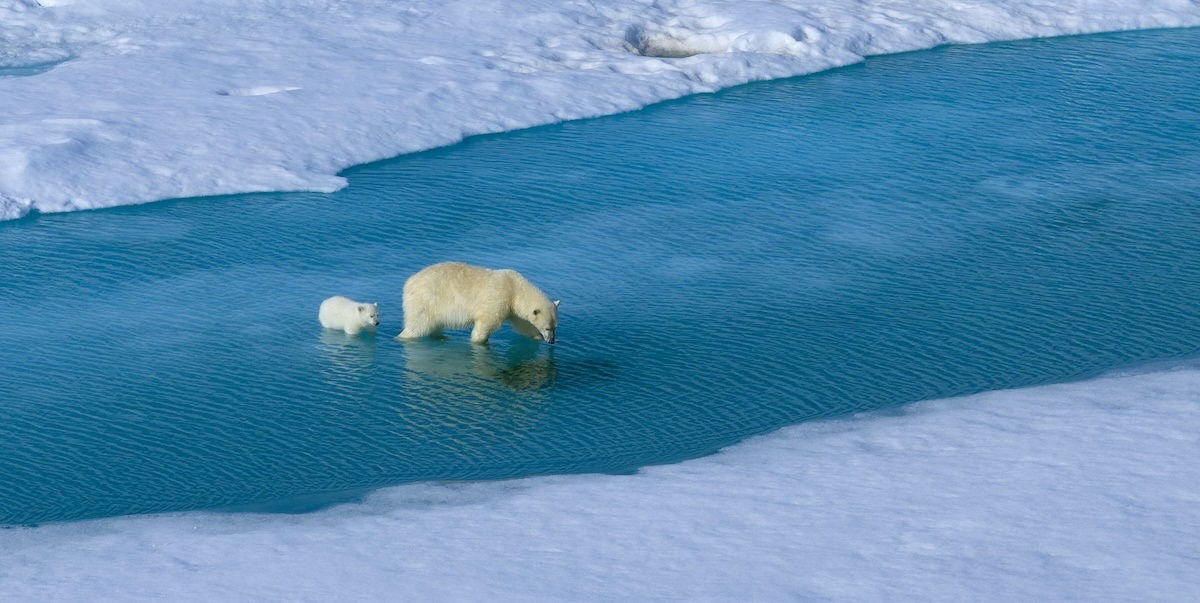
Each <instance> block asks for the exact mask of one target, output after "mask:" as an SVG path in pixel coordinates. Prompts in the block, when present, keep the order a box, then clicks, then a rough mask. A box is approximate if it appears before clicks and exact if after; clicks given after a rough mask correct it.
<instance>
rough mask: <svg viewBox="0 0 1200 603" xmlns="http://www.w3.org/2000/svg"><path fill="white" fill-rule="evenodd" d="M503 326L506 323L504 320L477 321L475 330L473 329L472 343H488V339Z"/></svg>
mask: <svg viewBox="0 0 1200 603" xmlns="http://www.w3.org/2000/svg"><path fill="white" fill-rule="evenodd" d="M502 324H504V321H502V320H486V319H475V328H473V329H471V343H479V344H484V343H487V340H488V338H489V337H491V336H492V333H495V332H496V331H497V330H498V329H499V328H500V325H502Z"/></svg>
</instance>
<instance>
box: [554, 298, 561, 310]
mask: <svg viewBox="0 0 1200 603" xmlns="http://www.w3.org/2000/svg"><path fill="white" fill-rule="evenodd" d="M560 301H562V300H561V299H556V300H554V307H555V308H557V307H558V302H560Z"/></svg>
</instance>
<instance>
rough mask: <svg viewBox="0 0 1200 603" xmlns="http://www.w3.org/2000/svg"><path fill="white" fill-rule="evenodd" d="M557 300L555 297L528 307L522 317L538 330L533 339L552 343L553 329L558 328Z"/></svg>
mask: <svg viewBox="0 0 1200 603" xmlns="http://www.w3.org/2000/svg"><path fill="white" fill-rule="evenodd" d="M558 302H559V300H557V299H556V300H554V301H550V300H546V301H545V302H542V303H538V304H536V305H534V306H533V307H532V308H530V309H529V313H528V315H526V316H525V317H524V318H525V320H527V321H529V324H532V325H533V326H534V327H536V328H537V330H538V337H535V338H534V339H537V340H539V341H544V342H546V343H554V329H557V328H558Z"/></svg>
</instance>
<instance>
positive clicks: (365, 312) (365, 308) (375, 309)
mask: <svg viewBox="0 0 1200 603" xmlns="http://www.w3.org/2000/svg"><path fill="white" fill-rule="evenodd" d="M358 319H359V320H360V321H361V322H362V325H363V326H367V327H378V326H379V304H377V303H375V304H358Z"/></svg>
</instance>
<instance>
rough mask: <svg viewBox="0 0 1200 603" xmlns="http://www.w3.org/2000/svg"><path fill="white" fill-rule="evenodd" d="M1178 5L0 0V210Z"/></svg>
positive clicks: (220, 186)
mask: <svg viewBox="0 0 1200 603" xmlns="http://www.w3.org/2000/svg"><path fill="white" fill-rule="evenodd" d="M1197 24H1200V4H1198V3H1197V2H1194V1H1190V0H978V1H972V2H963V1H961V0H855V1H852V2H851V1H841V0H773V1H758V2H741V1H728V0H608V1H605V2H594V1H591V0H438V1H432V0H429V1H426V0H355V1H350V0H40V1H36V0H0V108H2V110H0V219H11V218H17V217H20V216H23V215H25V214H27V213H28V212H30V211H31V210H37V211H42V212H60V211H71V210H76V209H86V208H97V207H108V206H114V205H123V204H132V203H143V202H147V201H152V200H157V199H164V198H176V197H189V196H200V195H213V194H222V193H238V192H251V191H267V190H316V191H332V190H335V189H337V188H339V187H342V186H344V185H345V181H344V180H343V179H342V178H340V177H338V176H337V175H336V174H337V173H338V172H339V170H341V169H343V168H345V167H348V166H350V165H354V164H358V163H363V162H368V161H372V160H376V159H381V158H385V157H390V156H394V155H397V154H402V153H409V152H413V151H418V150H422V149H428V148H431V147H436V146H442V145H447V144H451V143H454V142H456V141H458V140H461V139H462V138H463V137H464V136H470V135H473V134H481V133H488V132H499V131H504V130H511V129H516V128H524V127H529V126H534V125H538V124H545V123H550V122H555V121H561V120H566V119H576V118H581V117H588V116H596V115H602V114H610V113H615V112H620V111H627V110H631V109H636V108H639V107H642V106H644V105H646V104H649V103H653V102H656V101H660V100H664V99H669V98H675V97H679V96H683V95H687V94H693V93H698V92H708V91H713V90H717V89H720V88H723V87H727V86H731V85H735V84H740V83H744V82H747V81H751V80H760V79H768V78H778V77H785V76H791V75H798V74H805V73H812V72H815V71H820V70H823V69H829V68H831V67H837V66H841V65H846V64H850V63H854V62H856V61H860V60H862V57H863V56H866V55H873V54H882V53H892V52H902V51H909V50H917V49H922V48H929V47H932V46H936V45H940V44H951V43H976V42H987V41H995V40H1009V39H1017V38H1029V37H1040V36H1054V35H1063V34H1076V33H1087V32H1099V31H1113V30H1126V29H1137V28H1154V27H1178V26H1189V25H1197Z"/></svg>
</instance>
